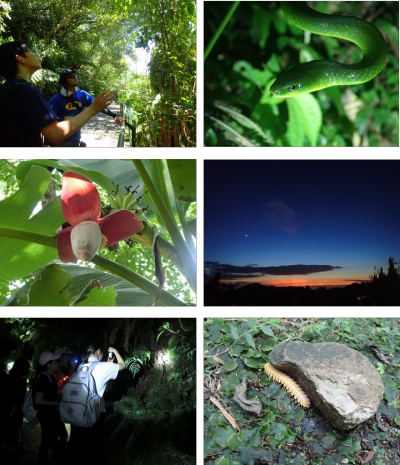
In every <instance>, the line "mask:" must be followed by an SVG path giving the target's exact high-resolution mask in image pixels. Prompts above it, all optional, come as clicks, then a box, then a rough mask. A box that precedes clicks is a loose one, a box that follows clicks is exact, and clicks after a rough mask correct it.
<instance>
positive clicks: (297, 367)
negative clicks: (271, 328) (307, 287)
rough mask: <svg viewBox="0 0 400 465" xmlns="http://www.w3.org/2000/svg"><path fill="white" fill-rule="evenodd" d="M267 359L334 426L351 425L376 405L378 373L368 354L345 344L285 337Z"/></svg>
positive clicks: (379, 386)
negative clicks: (289, 377)
mask: <svg viewBox="0 0 400 465" xmlns="http://www.w3.org/2000/svg"><path fill="white" fill-rule="evenodd" d="M269 360H270V362H271V363H272V365H274V367H275V368H277V369H278V370H281V371H283V372H284V373H287V374H289V375H291V376H293V378H294V379H295V380H296V381H297V382H298V383H299V384H300V386H301V387H302V388H303V389H304V391H305V393H306V394H307V395H308V396H309V397H310V399H311V401H312V402H313V403H314V404H315V405H316V406H317V407H318V408H319V409H320V410H321V412H322V414H323V415H324V416H325V417H326V418H327V419H328V420H329V421H330V422H331V424H332V425H333V426H334V427H335V428H338V429H340V430H349V429H352V428H354V427H355V426H357V425H358V424H360V423H362V422H363V421H365V420H367V419H368V418H371V417H372V416H373V415H374V414H375V412H376V411H377V409H378V405H379V401H380V399H381V397H382V394H383V391H384V387H383V383H382V379H381V376H380V374H379V372H378V370H377V369H376V368H375V367H374V366H373V365H372V364H371V363H370V362H369V360H368V359H367V357H365V356H364V355H363V354H361V353H360V352H357V351H356V350H354V349H351V348H350V347H347V346H346V345H343V344H338V343H335V342H322V343H315V344H311V343H310V344H309V343H307V342H297V341H287V342H282V343H281V344H278V345H277V346H275V348H274V349H273V350H272V352H271V353H270V355H269Z"/></svg>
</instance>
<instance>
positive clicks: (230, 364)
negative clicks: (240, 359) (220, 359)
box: [223, 359, 238, 371]
mask: <svg viewBox="0 0 400 465" xmlns="http://www.w3.org/2000/svg"><path fill="white" fill-rule="evenodd" d="M237 367H238V364H237V362H235V360H232V359H229V360H228V361H227V362H225V364H224V366H223V368H224V370H225V371H235V370H236V368H237Z"/></svg>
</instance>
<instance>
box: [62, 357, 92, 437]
mask: <svg viewBox="0 0 400 465" xmlns="http://www.w3.org/2000/svg"><path fill="white" fill-rule="evenodd" d="M98 363H100V362H92V364H91V365H90V366H81V367H80V368H79V369H78V371H77V372H76V373H74V374H73V375H72V376H71V379H70V380H69V381H68V383H67V384H66V385H65V386H64V388H63V391H62V401H61V403H60V416H61V420H62V421H63V422H64V423H69V424H70V425H76V426H83V427H86V428H91V427H92V426H93V425H94V424H95V423H96V422H97V420H98V419H99V418H100V400H101V397H100V396H99V395H98V394H97V389H96V381H95V379H94V378H93V375H92V371H93V370H94V368H95V367H96V365H97V364H98Z"/></svg>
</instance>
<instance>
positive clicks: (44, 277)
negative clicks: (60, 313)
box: [29, 264, 72, 307]
mask: <svg viewBox="0 0 400 465" xmlns="http://www.w3.org/2000/svg"><path fill="white" fill-rule="evenodd" d="M71 282H72V278H71V275H70V274H69V273H67V272H66V271H65V270H63V269H62V267H61V266H60V265H56V264H52V265H49V266H46V268H45V269H44V270H43V271H42V272H41V273H40V276H39V278H38V279H37V280H36V281H35V282H34V283H33V284H32V286H31V290H30V293H29V305H30V306H32V307H39V306H40V307H46V306H61V305H64V306H65V305H69V302H70V300H71V292H70V290H69V289H67V288H68V286H70V284H71Z"/></svg>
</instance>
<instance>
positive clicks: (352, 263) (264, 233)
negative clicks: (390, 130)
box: [204, 160, 400, 287]
mask: <svg viewBox="0 0 400 465" xmlns="http://www.w3.org/2000/svg"><path fill="white" fill-rule="evenodd" d="M204 178H205V181H204V192H205V205H204V212H205V213H204V236H205V237H204V251H205V252H204V261H205V274H206V277H205V280H206V281H207V280H208V278H209V277H211V276H215V274H216V273H217V272H218V271H221V278H222V281H225V282H230V281H231V282H240V283H241V284H245V283H250V282H258V283H261V284H265V285H274V286H306V285H309V286H312V287H315V286H316V287H317V286H327V287H329V286H344V285H347V284H351V283H353V282H362V281H368V277H369V275H371V274H373V273H374V267H375V266H376V267H378V268H379V267H383V269H384V270H385V271H387V268H388V259H389V257H390V256H392V257H394V259H395V260H396V261H400V191H399V188H398V185H399V179H400V161H398V160H384V161H380V160H371V161H365V160H359V161H358V160H357V161H354V160H352V161H348V160H326V161H322V160H321V161H320V160H317V161H316V160H304V161H297V160H296V161H295V160H285V161H284V160H259V161H253V160H243V161H242V160H206V161H205V162H204Z"/></svg>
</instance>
